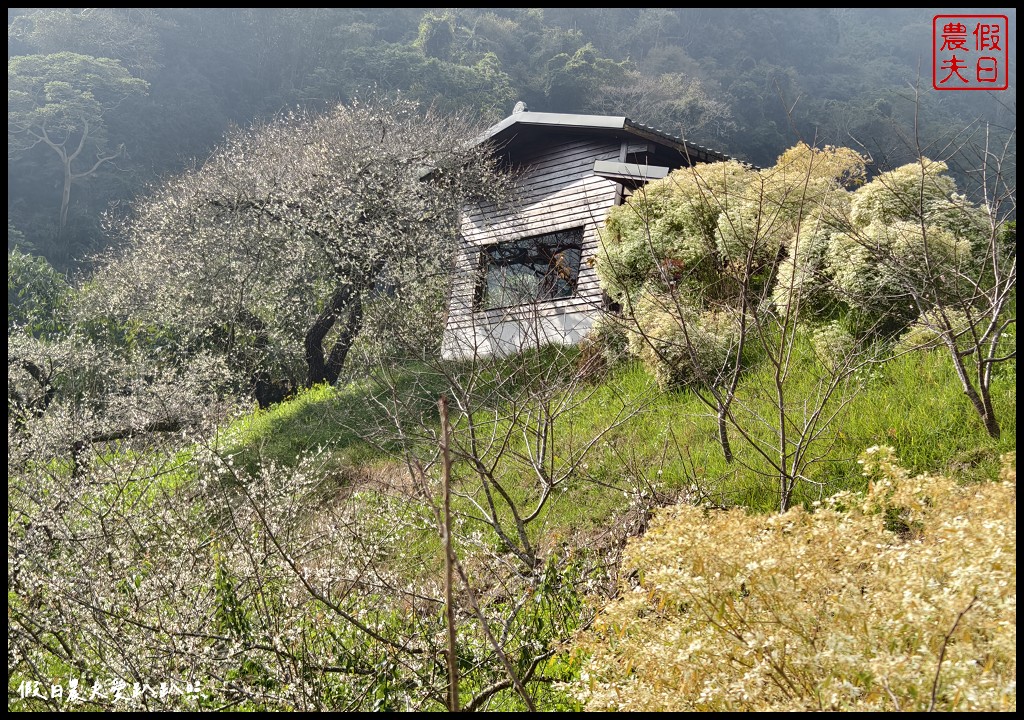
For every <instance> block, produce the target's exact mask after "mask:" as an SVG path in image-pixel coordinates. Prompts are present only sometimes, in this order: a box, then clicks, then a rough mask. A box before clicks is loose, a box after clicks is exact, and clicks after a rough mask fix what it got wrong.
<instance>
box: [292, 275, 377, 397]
mask: <svg viewBox="0 0 1024 720" xmlns="http://www.w3.org/2000/svg"><path fill="white" fill-rule="evenodd" d="M345 310H348V319H347V321H346V323H345V328H344V329H343V330H342V331H341V333H340V334H339V335H338V339H337V340H335V342H334V346H333V347H332V348H331V351H330V353H329V354H328V355H325V354H324V338H326V337H327V334H328V333H329V332H330V331H331V329H332V328H333V327H334V325H335V323H336V322H337V321H338V319H339V318H340V317H341V316H342V314H343V312H344V311H345ZM362 326H363V302H362V297H361V296H360V294H359V293H358V292H357V293H353V292H352V290H351V288H349V287H342V288H339V289H337V290H335V291H334V294H333V295H332V296H331V299H330V301H329V302H328V303H327V306H326V307H325V308H324V309H323V310H322V311H321V312H320V314H319V315H318V316H317V318H316V320H315V321H314V322H313V325H312V327H310V328H309V330H307V331H306V338H305V348H306V368H307V374H306V387H312V386H313V385H316V384H318V383H323V382H326V383H331V384H333V383H334V382H336V381H337V380H338V375H340V374H341V368H342V367H343V366H344V365H345V358H346V357H348V351H349V350H350V349H351V348H352V343H353V342H354V341H355V339H356V336H357V335H358V334H359V330H360V329H361V328H362Z"/></svg>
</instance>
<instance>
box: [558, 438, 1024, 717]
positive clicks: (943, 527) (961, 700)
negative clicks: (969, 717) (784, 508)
mask: <svg viewBox="0 0 1024 720" xmlns="http://www.w3.org/2000/svg"><path fill="white" fill-rule="evenodd" d="M862 462H863V463H864V474H865V475H866V476H867V477H868V479H869V483H870V484H869V490H868V491H867V492H866V493H865V494H851V493H843V494H840V495H837V496H836V497H835V498H833V499H832V500H831V501H830V502H828V503H825V504H824V506H822V507H819V508H817V509H816V510H815V511H814V512H809V511H808V510H806V509H804V508H799V507H798V508H794V509H791V510H789V511H788V512H786V513H784V514H781V515H774V516H751V515H748V514H746V513H744V512H743V511H741V510H731V511H727V512H723V511H707V510H704V509H701V508H698V507H693V506H688V505H680V506H677V507H674V508H668V509H665V510H664V511H662V512H661V514H660V515H658V516H657V517H656V518H655V520H654V521H653V522H652V524H651V527H650V530H649V531H648V533H647V534H646V535H645V536H644V537H642V538H640V539H638V540H636V541H634V542H633V543H632V544H631V545H630V546H629V548H628V549H627V560H628V562H629V563H630V564H631V565H632V566H633V567H634V568H635V569H636V570H637V572H638V577H639V580H640V582H639V585H638V586H637V587H636V588H635V589H634V590H633V591H632V592H629V593H627V594H626V595H625V596H624V597H623V598H622V599H620V600H618V601H617V602H615V603H614V604H613V605H611V606H610V607H608V608H607V609H605V610H604V611H603V612H602V613H601V614H600V615H599V616H598V618H597V620H596V622H595V623H594V625H593V626H592V628H591V629H590V630H589V631H588V632H587V633H586V634H585V635H583V636H582V637H580V638H579V639H578V641H577V643H576V645H575V648H574V649H575V651H576V652H581V653H584V654H585V655H586V660H585V661H584V663H583V672H582V673H581V676H580V679H579V680H578V681H577V682H575V683H574V684H573V685H572V686H570V690H571V691H572V692H573V693H574V694H575V696H576V697H578V698H579V699H580V700H581V701H582V702H584V703H585V705H586V708H587V709H589V710H626V711H629V710H641V709H642V710H712V711H765V710H773V711H786V710H788V711H809V710H844V711H850V710H853V711H888V710H930V709H935V710H960V711H984V710H1013V709H1015V707H1016V654H1017V651H1016V560H1015V557H1016V511H1015V507H1016V470H1015V461H1014V458H1013V456H1012V455H1009V456H1007V457H1005V458H1004V470H1003V472H1002V475H1001V478H1000V480H1001V481H1000V482H992V483H983V484H974V485H968V486H961V485H958V484H957V483H956V482H954V481H953V480H952V479H950V478H948V477H943V476H934V475H919V476H916V477H911V476H910V474H909V473H908V472H906V471H905V470H903V469H902V468H901V467H900V466H899V465H898V464H897V463H896V461H895V459H894V456H893V452H892V450H891V449H888V448H872V449H870V450H868V451H867V453H865V455H864V456H863V458H862Z"/></svg>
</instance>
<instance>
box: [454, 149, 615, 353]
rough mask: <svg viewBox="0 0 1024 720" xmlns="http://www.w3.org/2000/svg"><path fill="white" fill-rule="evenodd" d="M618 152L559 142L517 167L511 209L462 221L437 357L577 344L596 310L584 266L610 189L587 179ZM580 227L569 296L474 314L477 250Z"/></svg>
mask: <svg viewBox="0 0 1024 720" xmlns="http://www.w3.org/2000/svg"><path fill="white" fill-rule="evenodd" d="M620 147H621V146H620V144H619V143H618V142H612V141H594V140H566V141H562V142H558V143H556V144H554V145H548V146H546V148H544V149H543V150H542V151H541V152H539V153H537V154H536V155H534V156H533V157H530V158H527V159H526V160H525V161H524V163H523V164H524V166H526V167H528V168H529V170H528V171H527V172H526V173H525V175H524V176H523V178H522V192H521V193H520V195H519V198H518V200H517V203H516V206H515V208H513V209H501V208H498V207H496V206H493V205H491V206H481V207H475V208H471V209H469V210H468V211H467V212H465V213H464V214H463V217H462V240H463V243H462V248H461V251H460V252H459V254H458V256H457V258H456V262H455V280H454V283H453V287H452V297H451V301H450V303H449V313H448V322H447V325H446V328H445V337H444V343H443V352H444V354H445V355H446V356H447V357H465V356H469V355H474V354H480V355H489V354H492V353H506V352H518V351H521V350H523V349H525V348H527V347H533V346H536V345H538V344H543V343H546V342H562V343H575V342H578V341H579V340H580V339H581V338H582V337H583V335H585V334H586V332H587V330H589V329H590V326H591V325H592V324H593V321H594V319H595V318H596V316H597V314H598V313H600V311H601V309H602V294H601V287H600V283H599V281H598V278H597V274H596V272H595V271H594V268H593V265H592V264H591V263H590V262H588V261H589V260H591V259H592V258H593V257H594V256H595V254H596V253H597V250H598V230H599V229H600V227H601V226H602V224H603V223H604V219H605V216H606V215H607V213H608V210H609V208H611V207H612V205H613V204H614V203H615V195H616V190H617V184H616V183H615V182H613V181H611V180H607V179H605V178H602V177H598V176H596V175H594V174H593V169H594V161H595V160H618V159H619V152H620ZM576 227H583V252H582V255H581V261H580V273H579V278H578V282H577V289H576V294H575V295H574V296H573V297H571V298H562V299H558V300H546V301H541V302H538V303H532V304H529V305H523V306H517V307H511V308H501V309H496V310H485V311H475V310H474V309H473V302H474V298H475V294H476V284H477V278H478V272H479V262H480V248H481V247H483V246H486V245H490V244H492V243H495V242H506V241H509V240H516V239H518V238H522V237H528V236H531V235H539V234H542V233H548V232H555V231H558V230H567V229H570V228H576Z"/></svg>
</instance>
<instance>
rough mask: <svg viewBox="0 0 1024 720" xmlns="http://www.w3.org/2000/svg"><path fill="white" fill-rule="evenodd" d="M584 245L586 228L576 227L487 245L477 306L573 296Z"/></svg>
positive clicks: (496, 305) (502, 304) (477, 295)
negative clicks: (584, 229) (584, 230)
mask: <svg viewBox="0 0 1024 720" xmlns="http://www.w3.org/2000/svg"><path fill="white" fill-rule="evenodd" d="M582 247H583V228H573V229H571V230H563V231H561V232H554V233H548V234H546V235H535V236H533V237H527V238H522V239H520V240H514V241H512V242H507V243H499V244H497V245H491V246H489V247H486V248H484V249H483V250H482V251H481V257H480V264H481V268H480V282H479V284H478V285H477V294H476V306H477V309H480V310H491V309H494V308H502V307H510V306H513V305H522V304H524V303H531V302H536V301H538V300H554V299H556V298H567V297H572V295H574V294H575V293H576V280H577V278H578V277H579V274H580V255H581V254H582Z"/></svg>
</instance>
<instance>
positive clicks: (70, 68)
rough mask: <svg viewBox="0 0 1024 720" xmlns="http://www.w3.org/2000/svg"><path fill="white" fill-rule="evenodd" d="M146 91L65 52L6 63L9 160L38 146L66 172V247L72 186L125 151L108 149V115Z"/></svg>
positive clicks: (111, 67)
mask: <svg viewBox="0 0 1024 720" xmlns="http://www.w3.org/2000/svg"><path fill="white" fill-rule="evenodd" d="M148 88H149V85H148V83H147V82H146V81H145V80H140V79H138V78H134V77H132V76H131V74H130V73H129V72H128V71H127V70H126V69H125V68H124V66H122V65H121V64H120V63H119V62H118V61H116V60H112V59H110V58H96V57H90V56H88V55H78V54H76V53H69V52H61V53H56V54H53V55H22V56H18V57H12V58H10V59H9V60H8V61H7V153H8V159H10V158H11V156H12V155H20V154H23V153H27V152H29V151H31V150H32V149H33V148H35V147H37V146H40V145H42V146H45V147H47V148H49V149H50V150H51V151H52V153H53V154H54V155H55V156H56V159H57V160H58V162H59V164H60V168H61V173H62V180H61V199H60V212H59V215H58V222H57V232H56V235H57V241H58V244H59V245H63V243H64V236H65V229H66V226H67V221H68V208H69V206H70V204H71V187H72V184H73V183H74V182H75V181H76V180H81V179H83V178H87V177H90V176H92V175H94V174H95V173H96V172H97V171H98V170H99V169H100V168H101V167H102V166H103V165H105V164H107V163H110V162H112V161H113V160H115V159H116V158H117V157H119V156H120V155H121V153H122V152H123V150H124V146H123V145H120V146H118V147H116V148H113V149H111V148H110V147H109V143H108V138H107V136H106V132H105V125H104V123H105V120H106V118H107V116H108V115H109V114H110V113H112V112H113V111H115V110H116V109H117V107H118V106H119V105H120V104H121V103H122V102H124V101H125V99H126V98H128V97H131V96H133V95H144V94H145V93H146V92H147V91H148ZM63 249H64V250H65V251H66V250H67V248H66V247H64V248H63Z"/></svg>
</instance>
